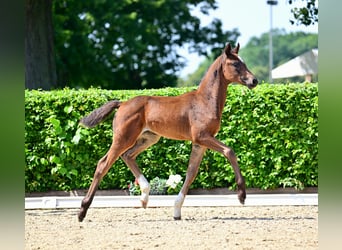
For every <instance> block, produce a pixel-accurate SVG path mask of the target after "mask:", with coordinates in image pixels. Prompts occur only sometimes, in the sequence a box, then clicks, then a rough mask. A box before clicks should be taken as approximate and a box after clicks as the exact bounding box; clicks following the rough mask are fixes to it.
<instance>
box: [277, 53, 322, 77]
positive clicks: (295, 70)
mask: <svg viewBox="0 0 342 250" xmlns="http://www.w3.org/2000/svg"><path fill="white" fill-rule="evenodd" d="M317 73H318V49H312V50H309V51H307V52H305V53H304V54H301V55H299V56H297V57H295V58H293V59H291V60H290V61H288V62H286V63H284V64H282V65H280V66H278V67H276V68H275V69H273V70H272V78H273V79H277V78H288V77H294V76H305V75H312V74H317Z"/></svg>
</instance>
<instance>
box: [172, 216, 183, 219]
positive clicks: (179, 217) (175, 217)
mask: <svg viewBox="0 0 342 250" xmlns="http://www.w3.org/2000/svg"><path fill="white" fill-rule="evenodd" d="M173 219H174V220H180V219H181V217H180V216H179V217H173Z"/></svg>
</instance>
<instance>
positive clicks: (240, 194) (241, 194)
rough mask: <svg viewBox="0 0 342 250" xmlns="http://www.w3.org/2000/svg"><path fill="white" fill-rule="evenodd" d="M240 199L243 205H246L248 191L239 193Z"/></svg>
mask: <svg viewBox="0 0 342 250" xmlns="http://www.w3.org/2000/svg"><path fill="white" fill-rule="evenodd" d="M238 198H239V201H240V203H241V204H242V205H245V200H246V192H241V193H239V194H238Z"/></svg>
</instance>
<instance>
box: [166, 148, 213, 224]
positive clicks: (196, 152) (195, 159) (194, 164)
mask: <svg viewBox="0 0 342 250" xmlns="http://www.w3.org/2000/svg"><path fill="white" fill-rule="evenodd" d="M205 151H206V148H205V147H202V146H199V145H197V144H193V146H192V150H191V154H190V160H189V166H188V169H187V172H186V178H185V181H184V184H183V186H182V189H181V191H180V192H179V194H178V196H177V198H176V201H175V205H174V214H173V218H174V219H175V220H180V219H181V209H182V206H183V202H184V199H185V196H186V194H187V193H188V191H189V188H190V185H191V183H192V182H193V181H194V180H195V178H196V176H197V173H198V169H199V165H200V163H201V161H202V158H203V155H204V152H205Z"/></svg>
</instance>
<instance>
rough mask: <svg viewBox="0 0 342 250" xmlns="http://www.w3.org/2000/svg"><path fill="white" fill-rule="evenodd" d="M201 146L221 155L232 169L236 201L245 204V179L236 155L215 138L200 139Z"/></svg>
mask: <svg viewBox="0 0 342 250" xmlns="http://www.w3.org/2000/svg"><path fill="white" fill-rule="evenodd" d="M199 143H200V144H201V145H203V146H205V147H207V148H209V149H212V150H215V151H217V152H220V153H222V154H223V155H224V156H225V157H226V158H227V159H228V160H229V162H230V164H231V165H232V167H233V170H234V174H235V182H236V184H237V192H238V199H239V201H240V203H241V204H245V199H246V184H245V179H244V178H243V176H242V174H241V171H240V168H239V165H238V162H237V158H236V155H235V153H234V151H233V149H232V148H230V147H228V146H226V145H225V144H224V143H222V142H220V141H219V140H217V139H216V138H215V137H212V136H206V137H203V138H201V140H200V142H199Z"/></svg>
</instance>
